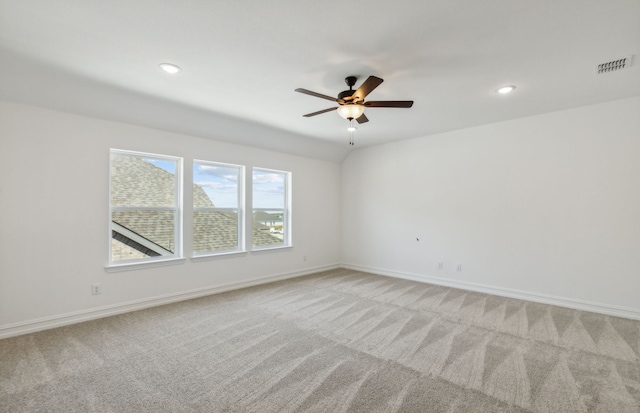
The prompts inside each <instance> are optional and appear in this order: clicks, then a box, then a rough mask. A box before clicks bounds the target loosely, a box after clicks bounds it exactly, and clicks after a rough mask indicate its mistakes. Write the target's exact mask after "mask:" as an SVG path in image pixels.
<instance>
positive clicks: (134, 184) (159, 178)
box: [109, 149, 182, 264]
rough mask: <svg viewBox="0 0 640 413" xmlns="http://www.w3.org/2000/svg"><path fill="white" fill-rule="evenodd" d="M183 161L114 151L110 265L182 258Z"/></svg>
mask: <svg viewBox="0 0 640 413" xmlns="http://www.w3.org/2000/svg"><path fill="white" fill-rule="evenodd" d="M181 175H182V159H181V158H176V157H171V156H163V155H154V154H148V153H140V152H129V151H121V150H116V149H112V150H111V187H110V208H109V214H110V229H111V243H110V251H109V263H110V264H118V263H122V262H123V261H125V262H143V261H156V260H161V259H167V258H180V257H181V256H182V245H181V241H182V231H181V227H180V225H181V222H182V209H181V199H182V186H181V185H182V184H181V182H182V178H181Z"/></svg>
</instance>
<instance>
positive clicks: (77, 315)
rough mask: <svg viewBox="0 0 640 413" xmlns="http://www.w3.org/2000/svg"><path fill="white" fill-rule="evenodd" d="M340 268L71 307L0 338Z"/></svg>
mask: <svg viewBox="0 0 640 413" xmlns="http://www.w3.org/2000/svg"><path fill="white" fill-rule="evenodd" d="M337 268H340V265H339V264H334V265H325V266H321V267H314V268H307V269H304V270H302V271H293V272H288V273H282V274H275V275H269V276H264V277H258V278H254V279H252V280H249V281H243V282H239V283H230V284H222V285H217V286H213V287H205V288H198V289H195V290H190V291H182V292H179V293H175V294H165V295H161V296H156V297H150V298H144V299H141V300H135V301H129V302H126V303H120V304H113V305H108V306H104V307H98V308H90V309H87V310H81V311H74V312H71V313H66V314H58V315H54V316H50V317H43V318H38V319H34V320H28V321H22V322H19V323H13V324H5V325H2V326H0V339H3V338H8V337H13V336H19V335H22V334H28V333H34V332H36V331H41V330H48V329H51V328H56V327H62V326H65V325H70V324H76V323H81V322H83V321H89V320H95V319H98V318H103V317H109V316H112V315H117V314H123V313H128V312H130V311H136V310H142V309H145V308H150V307H156V306H159V305H164V304H170V303H175V302H178V301H184V300H190V299H193V298H198V297H204V296H207V295H213V294H219V293H222V292H225V291H232V290H238V289H240V288H246V287H252V286H255V285H260V284H267V283H271V282H274V281H281V280H286V279H289V278H296V277H301V276H304V275H309V274H314V273H317V272H321V271H329V270H334V269H337Z"/></svg>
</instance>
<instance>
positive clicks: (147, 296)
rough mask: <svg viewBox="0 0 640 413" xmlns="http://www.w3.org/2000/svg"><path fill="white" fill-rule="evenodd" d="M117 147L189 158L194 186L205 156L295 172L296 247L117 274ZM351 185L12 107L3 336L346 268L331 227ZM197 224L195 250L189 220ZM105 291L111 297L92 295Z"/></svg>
mask: <svg viewBox="0 0 640 413" xmlns="http://www.w3.org/2000/svg"><path fill="white" fill-rule="evenodd" d="M109 148H118V149H127V150H134V151H144V152H152V153H159V154H166V155H174V156H181V157H183V158H184V162H185V181H186V182H189V181H190V179H191V166H190V165H191V160H192V159H194V158H197V159H207V160H212V161H220V162H229V163H236V164H242V165H246V166H247V173H250V170H251V169H250V168H251V167H252V166H260V167H265V168H273V169H279V170H287V171H291V172H292V173H293V208H294V209H293V226H292V227H293V243H294V247H293V248H291V249H284V250H277V251H273V252H259V253H249V254H247V255H246V256H243V257H234V258H225V259H215V260H204V261H191V260H189V259H187V260H186V261H185V262H184V263H182V264H179V265H170V266H162V267H157V268H147V269H137V270H134V271H125V272H117V273H108V272H106V271H105V264H106V262H107V251H108V242H109V235H108V227H107V224H108V220H109V213H108V185H109ZM339 186H340V165H339V164H338V163H334V162H327V161H318V160H313V159H308V158H302V157H298V156H293V155H286V154H282V153H277V152H271V151H267V150H263V149H256V148H250V147H246V146H240V145H234V144H230V143H222V142H217V141H213V140H210V139H202V138H197V137H193V136H185V135H179V134H174V133H169V132H163V131H159V130H153V129H148V128H142V127H136V126H132V125H128V124H123V123H117V122H110V121H104V120H98V119H94V118H88V117H83V116H76V115H71V114H67V113H61V112H55V111H50V110H44V109H40V108H36V107H31V106H25V105H18V104H14V103H8V102H1V103H0V337H2V336H3V335H5V336H6V335H11V334H16V333H19V332H25V331H30V330H32V329H38V328H41V327H48V326H52V325H55V324H56V323H58V322H59V323H65V322H69V321H77V320H80V319H84V318H91V317H95V316H98V315H103V314H106V313H109V312H114V311H120V310H123V309H130V308H136V306H143V305H148V304H150V303H158V302H162V301H163V300H167V299H172V298H175V296H176V295H177V294H182V293H189V292H191V293H193V294H199V293H205V292H207V291H213V290H208V289H215V288H216V287H221V286H225V285H229V284H238V283H243V282H249V283H250V282H256V281H258V280H259V279H260V278H264V277H277V276H292V275H297V274H304V273H308V272H313V271H315V270H318V269H324V268H331V267H335V266H337V265H339V257H340V234H339V229H338V228H337V226H336V225H327V223H331V222H335V223H337V222H339V220H340V202H339V197H340V189H339ZM187 191H189V186H188V185H187V186H186V188H185V192H187ZM185 210H186V211H187V212H188V211H189V210H188V208H186V209H185ZM185 215H187V214H185ZM185 222H186V223H187V225H185V253H187V254H188V253H189V245H190V241H189V240H190V237H191V230H190V226H189V225H188V223H190V222H191V221H190V219H188V215H187V216H185ZM305 255H306V256H307V258H308V259H307V261H303V256H305ZM93 283H100V284H101V287H102V294H100V295H95V296H94V295H91V288H90V286H91V284H93ZM187 295H188V294H187ZM183 297H184V296H183ZM153 299H156V301H149V300H153ZM123 306H126V307H123Z"/></svg>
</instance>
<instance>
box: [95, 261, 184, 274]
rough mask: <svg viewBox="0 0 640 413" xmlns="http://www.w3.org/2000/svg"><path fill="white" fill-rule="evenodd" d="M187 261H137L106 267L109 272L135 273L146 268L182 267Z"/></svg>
mask: <svg viewBox="0 0 640 413" xmlns="http://www.w3.org/2000/svg"><path fill="white" fill-rule="evenodd" d="M185 261H186V259H184V258H167V259H163V260H154V261H136V262H127V263H118V264H109V265H107V266H105V267H104V269H105V270H106V271H107V272H121V271H133V270H139V269H144V268H155V267H165V266H167V265H180V264H184V263H185Z"/></svg>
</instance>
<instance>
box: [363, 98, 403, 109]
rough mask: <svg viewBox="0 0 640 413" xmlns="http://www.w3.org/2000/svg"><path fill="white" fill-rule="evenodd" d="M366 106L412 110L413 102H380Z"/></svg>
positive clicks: (368, 103) (367, 103) (372, 102)
mask: <svg viewBox="0 0 640 413" xmlns="http://www.w3.org/2000/svg"><path fill="white" fill-rule="evenodd" d="M364 105H365V106H367V107H370V108H410V107H411V106H413V100H378V101H369V102H364Z"/></svg>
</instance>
